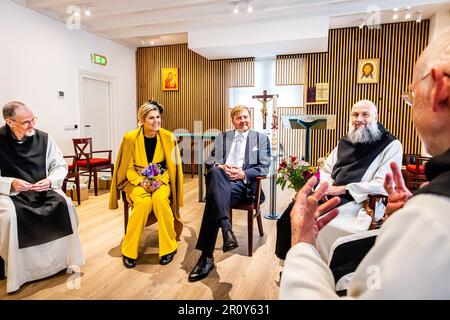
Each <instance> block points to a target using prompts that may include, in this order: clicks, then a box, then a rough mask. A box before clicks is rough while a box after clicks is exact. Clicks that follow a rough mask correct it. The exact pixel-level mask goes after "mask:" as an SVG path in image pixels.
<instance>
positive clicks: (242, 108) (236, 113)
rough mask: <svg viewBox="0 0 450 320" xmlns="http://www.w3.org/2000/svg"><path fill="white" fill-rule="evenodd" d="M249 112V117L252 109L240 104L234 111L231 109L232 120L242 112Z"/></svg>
mask: <svg viewBox="0 0 450 320" xmlns="http://www.w3.org/2000/svg"><path fill="white" fill-rule="evenodd" d="M244 110H247V112H248V115H249V116H250V109H249V108H248V107H246V106H244V105H243V104H238V105H237V106H235V107H234V108H233V109H231V120H233V119H234V117H235V116H237V115H239V113H241V112H242V111H244Z"/></svg>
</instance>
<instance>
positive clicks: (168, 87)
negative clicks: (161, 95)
mask: <svg viewBox="0 0 450 320" xmlns="http://www.w3.org/2000/svg"><path fill="white" fill-rule="evenodd" d="M161 81H162V89H163V91H176V90H178V68H161Z"/></svg>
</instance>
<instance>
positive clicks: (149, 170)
mask: <svg viewBox="0 0 450 320" xmlns="http://www.w3.org/2000/svg"><path fill="white" fill-rule="evenodd" d="M163 172H164V169H163V168H162V167H161V165H160V164H158V163H156V164H155V163H150V164H149V165H148V166H146V167H145V168H144V169H143V170H142V172H141V174H142V175H143V176H144V177H145V182H146V183H148V184H149V185H150V186H152V187H157V185H156V184H155V183H156V177H157V176H159V175H160V174H162V173H163Z"/></svg>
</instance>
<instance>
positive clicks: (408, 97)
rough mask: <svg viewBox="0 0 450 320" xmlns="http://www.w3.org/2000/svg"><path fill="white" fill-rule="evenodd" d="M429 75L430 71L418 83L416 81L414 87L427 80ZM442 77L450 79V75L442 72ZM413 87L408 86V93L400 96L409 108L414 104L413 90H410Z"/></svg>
mask: <svg viewBox="0 0 450 320" xmlns="http://www.w3.org/2000/svg"><path fill="white" fill-rule="evenodd" d="M430 74H431V70H430V72H428V73H427V74H426V75H424V76H423V77H422V78H421V79H420V80H419V81H417V82H416V83H414V86H416V85H417V84H419V82H420V81H422V80H424V79H425V78H427V77H428V76H429V75H430ZM444 76H446V77H450V74H448V73H445V72H444ZM412 87H413V85H410V88H411V90H409V91H405V92H403V94H402V98H403V100H404V101H405V102H406V104H407V105H408V106H410V107H412V105H413V104H414V97H415V93H414V90H413V89H412Z"/></svg>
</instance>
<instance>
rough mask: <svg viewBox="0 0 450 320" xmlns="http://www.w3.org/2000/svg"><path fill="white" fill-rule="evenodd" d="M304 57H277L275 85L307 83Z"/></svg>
mask: <svg viewBox="0 0 450 320" xmlns="http://www.w3.org/2000/svg"><path fill="white" fill-rule="evenodd" d="M304 65H305V61H304V56H303V55H299V54H297V55H287V56H286V55H282V56H277V60H276V64H275V84H276V85H277V86H282V85H300V84H303V83H304V82H305V77H304Z"/></svg>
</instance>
